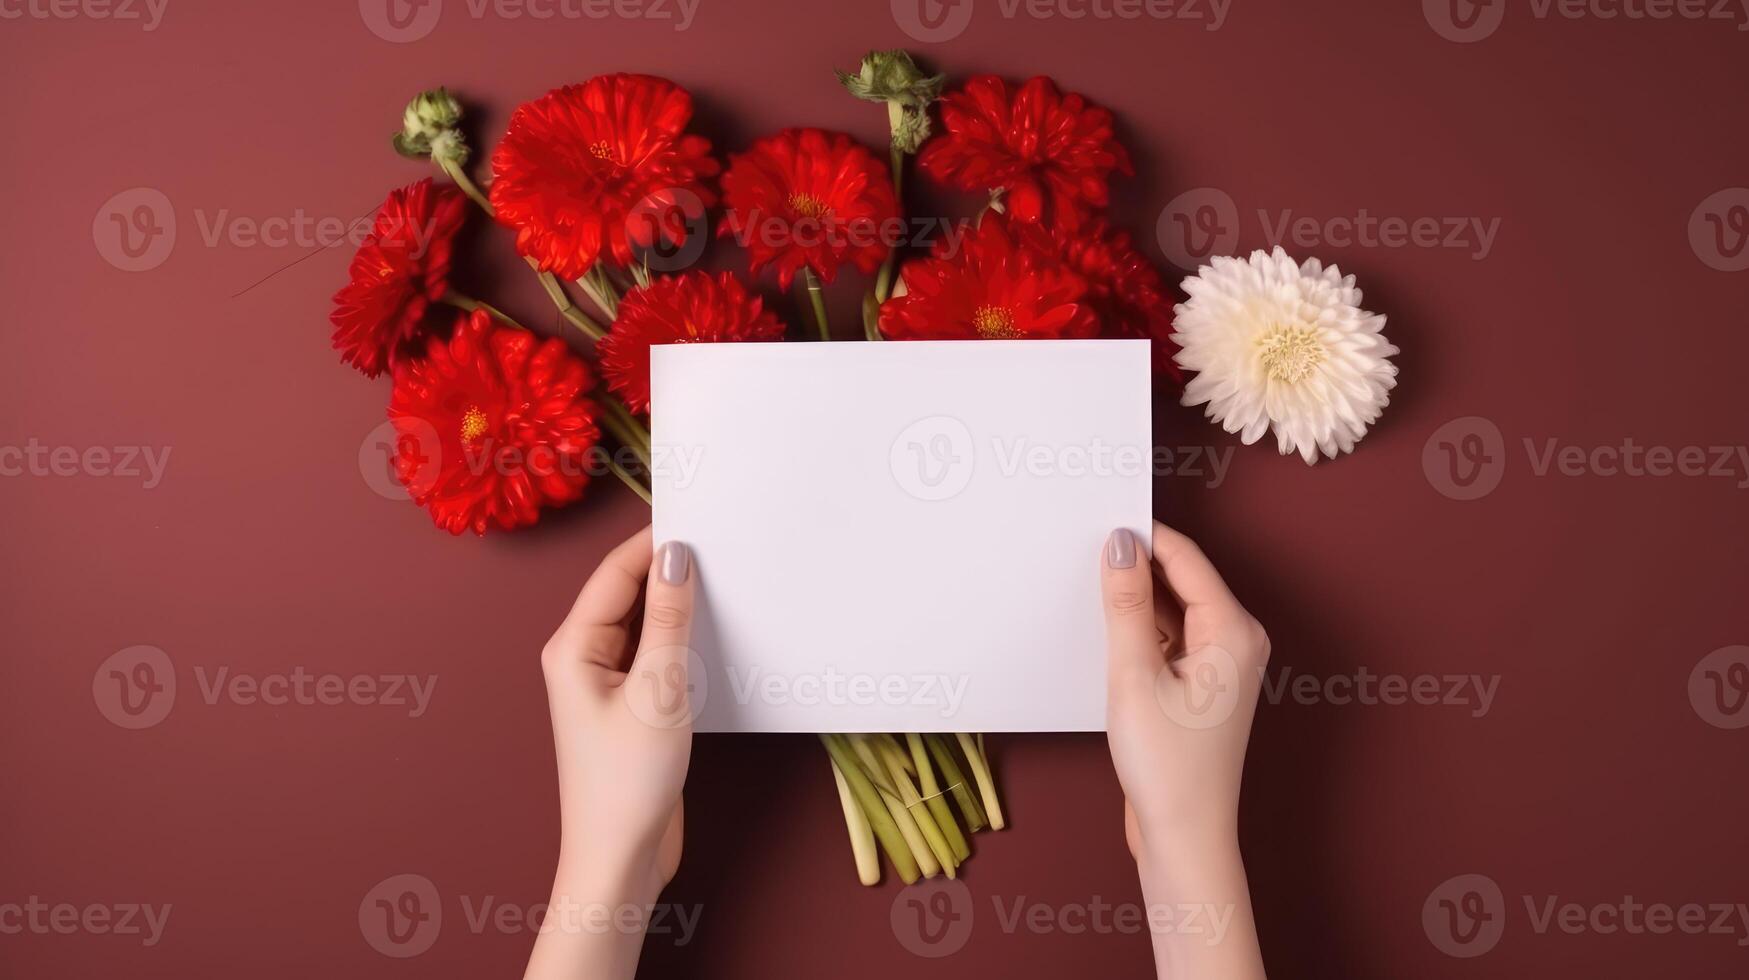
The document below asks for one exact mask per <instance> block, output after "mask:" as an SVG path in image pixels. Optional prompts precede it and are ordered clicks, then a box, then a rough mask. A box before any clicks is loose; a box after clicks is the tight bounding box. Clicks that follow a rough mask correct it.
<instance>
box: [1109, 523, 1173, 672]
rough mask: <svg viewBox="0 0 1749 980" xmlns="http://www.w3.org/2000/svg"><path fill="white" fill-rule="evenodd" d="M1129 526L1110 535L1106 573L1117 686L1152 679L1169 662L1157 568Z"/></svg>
mask: <svg viewBox="0 0 1749 980" xmlns="http://www.w3.org/2000/svg"><path fill="white" fill-rule="evenodd" d="M1141 550H1142V549H1141V541H1140V539H1138V538H1137V537H1136V535H1135V533H1134V532H1132V531H1130V530H1129V529H1128V528H1121V527H1120V528H1118V529H1117V530H1115V531H1113V532H1111V536H1110V537H1109V538H1107V539H1106V543H1105V558H1104V562H1103V565H1104V572H1103V574H1101V575H1100V586H1101V592H1102V594H1103V597H1104V605H1105V640H1106V652H1107V655H1108V657H1109V659H1108V661H1107V675H1108V676H1109V678H1110V681H1111V683H1112V685H1113V686H1128V685H1130V684H1133V683H1135V682H1137V681H1138V680H1141V679H1143V678H1147V679H1152V678H1153V677H1154V675H1156V674H1158V673H1159V672H1160V668H1161V667H1162V666H1164V665H1165V663H1166V658H1165V655H1164V654H1162V653H1161V651H1160V636H1159V630H1158V628H1157V627H1156V625H1155V622H1154V570H1153V568H1152V567H1151V566H1150V565H1149V564H1148V559H1147V556H1146V555H1144V554H1142V553H1141Z"/></svg>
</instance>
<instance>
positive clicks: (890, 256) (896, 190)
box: [870, 145, 905, 340]
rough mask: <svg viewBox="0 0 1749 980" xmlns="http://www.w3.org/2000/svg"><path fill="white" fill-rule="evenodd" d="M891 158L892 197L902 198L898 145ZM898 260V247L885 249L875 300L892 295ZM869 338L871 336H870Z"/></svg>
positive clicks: (901, 157) (902, 170)
mask: <svg viewBox="0 0 1749 980" xmlns="http://www.w3.org/2000/svg"><path fill="white" fill-rule="evenodd" d="M892 160H893V198H894V200H904V197H903V189H904V186H905V153H904V151H903V150H900V149H899V148H898V146H896V145H895V146H894V147H893V148H892ZM898 261H899V248H898V246H896V245H895V246H894V247H893V248H891V249H889V250H888V251H887V257H886V260H885V261H883V262H882V263H881V271H880V273H879V274H877V275H876V276H875V301H876V302H880V303H885V302H886V301H887V298H888V297H890V296H892V295H893V269H894V267H895V266H896V265H897V264H898ZM870 339H871V340H872V339H873V338H870Z"/></svg>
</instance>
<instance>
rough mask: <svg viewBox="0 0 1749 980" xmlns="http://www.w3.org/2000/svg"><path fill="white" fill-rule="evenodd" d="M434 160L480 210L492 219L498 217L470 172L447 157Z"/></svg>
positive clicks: (433, 158) (434, 158) (438, 167)
mask: <svg viewBox="0 0 1749 980" xmlns="http://www.w3.org/2000/svg"><path fill="white" fill-rule="evenodd" d="M432 160H433V161H434V162H436V164H437V169H439V170H441V171H443V172H444V173H445V174H447V175H448V176H449V179H450V180H453V181H455V185H456V186H457V187H460V188H461V189H462V193H463V194H466V195H467V196H469V197H471V198H473V199H474V203H475V204H478V205H479V206H480V210H482V211H485V212H486V214H488V215H489V216H491V217H494V218H496V217H498V211H497V209H496V208H494V207H492V202H491V200H489V199H488V198H487V197H486V195H485V194H483V193H481V192H480V188H479V186H478V185H476V184H475V183H474V180H473V178H471V177H469V176H468V172H467V171H466V170H463V169H462V165H461V164H459V163H457V162H455V161H454V160H451V159H449V158H447V157H444V158H438V157H432Z"/></svg>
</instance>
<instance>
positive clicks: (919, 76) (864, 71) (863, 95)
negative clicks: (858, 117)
mask: <svg viewBox="0 0 1749 980" xmlns="http://www.w3.org/2000/svg"><path fill="white" fill-rule="evenodd" d="M946 80H947V76H946V75H925V74H923V71H922V70H921V69H919V68H918V67H917V63H916V62H915V61H912V60H911V55H910V54H909V53H908V52H905V51H901V50H893V51H870V52H869V53H868V54H867V55H864V56H863V59H862V68H861V70H860V71H859V72H858V73H857V74H855V75H852V74H850V73H849V72H842V71H841V72H838V81H839V82H841V83H842V84H843V85H844V87H845V89H847V90H848V91H849V92H850V94H851V95H854V96H856V97H857V98H859V99H866V100H867V101H869V102H896V103H898V104H899V105H902V106H905V107H906V108H908V109H922V108H924V107H926V106H928V105H929V103H931V102H934V101H935V100H936V99H937V98H939V97H940V96H941V86H942V85H943V83H944V82H946Z"/></svg>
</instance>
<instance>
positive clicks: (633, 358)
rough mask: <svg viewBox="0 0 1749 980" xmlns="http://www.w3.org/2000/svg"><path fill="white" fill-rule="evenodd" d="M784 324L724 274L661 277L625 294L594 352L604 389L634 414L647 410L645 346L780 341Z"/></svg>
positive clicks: (648, 395)
mask: <svg viewBox="0 0 1749 980" xmlns="http://www.w3.org/2000/svg"><path fill="white" fill-rule="evenodd" d="M782 339H783V324H782V323H781V322H779V321H778V319H777V317H774V316H772V315H771V314H770V313H769V312H766V311H765V310H764V309H763V304H761V303H760V301H759V297H757V296H754V295H752V294H751V293H749V292H747V290H746V288H745V287H743V286H742V285H741V283H740V282H738V281H737V280H736V279H735V277H734V276H732V275H730V274H729V273H727V272H723V273H719V274H718V275H716V276H711V275H710V274H708V273H704V272H687V273H683V274H681V275H678V276H664V277H662V278H660V279H656V280H654V281H653V282H651V283H650V285H648V286H645V287H643V288H642V289H634V290H632V291H631V292H630V293H628V294H626V298H625V299H624V300H623V301H622V302H621V303H620V305H619V318H618V319H616V320H614V321H613V329H612V331H610V332H609V333H608V335H607V337H606V338H605V339H603V340H602V341H601V344H600V346H599V347H598V348H597V350H598V352H599V353H600V355H601V373H602V374H603V375H605V376H606V377H607V385H608V387H609V388H612V389H613V390H614V391H615V392H617V393H618V394H619V395H620V397H622V398H624V399H625V403H626V404H627V405H628V406H630V407H631V409H632V411H634V412H647V411H649V410H650V345H652V344H709V343H718V342H721V341H740V340H782Z"/></svg>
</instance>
